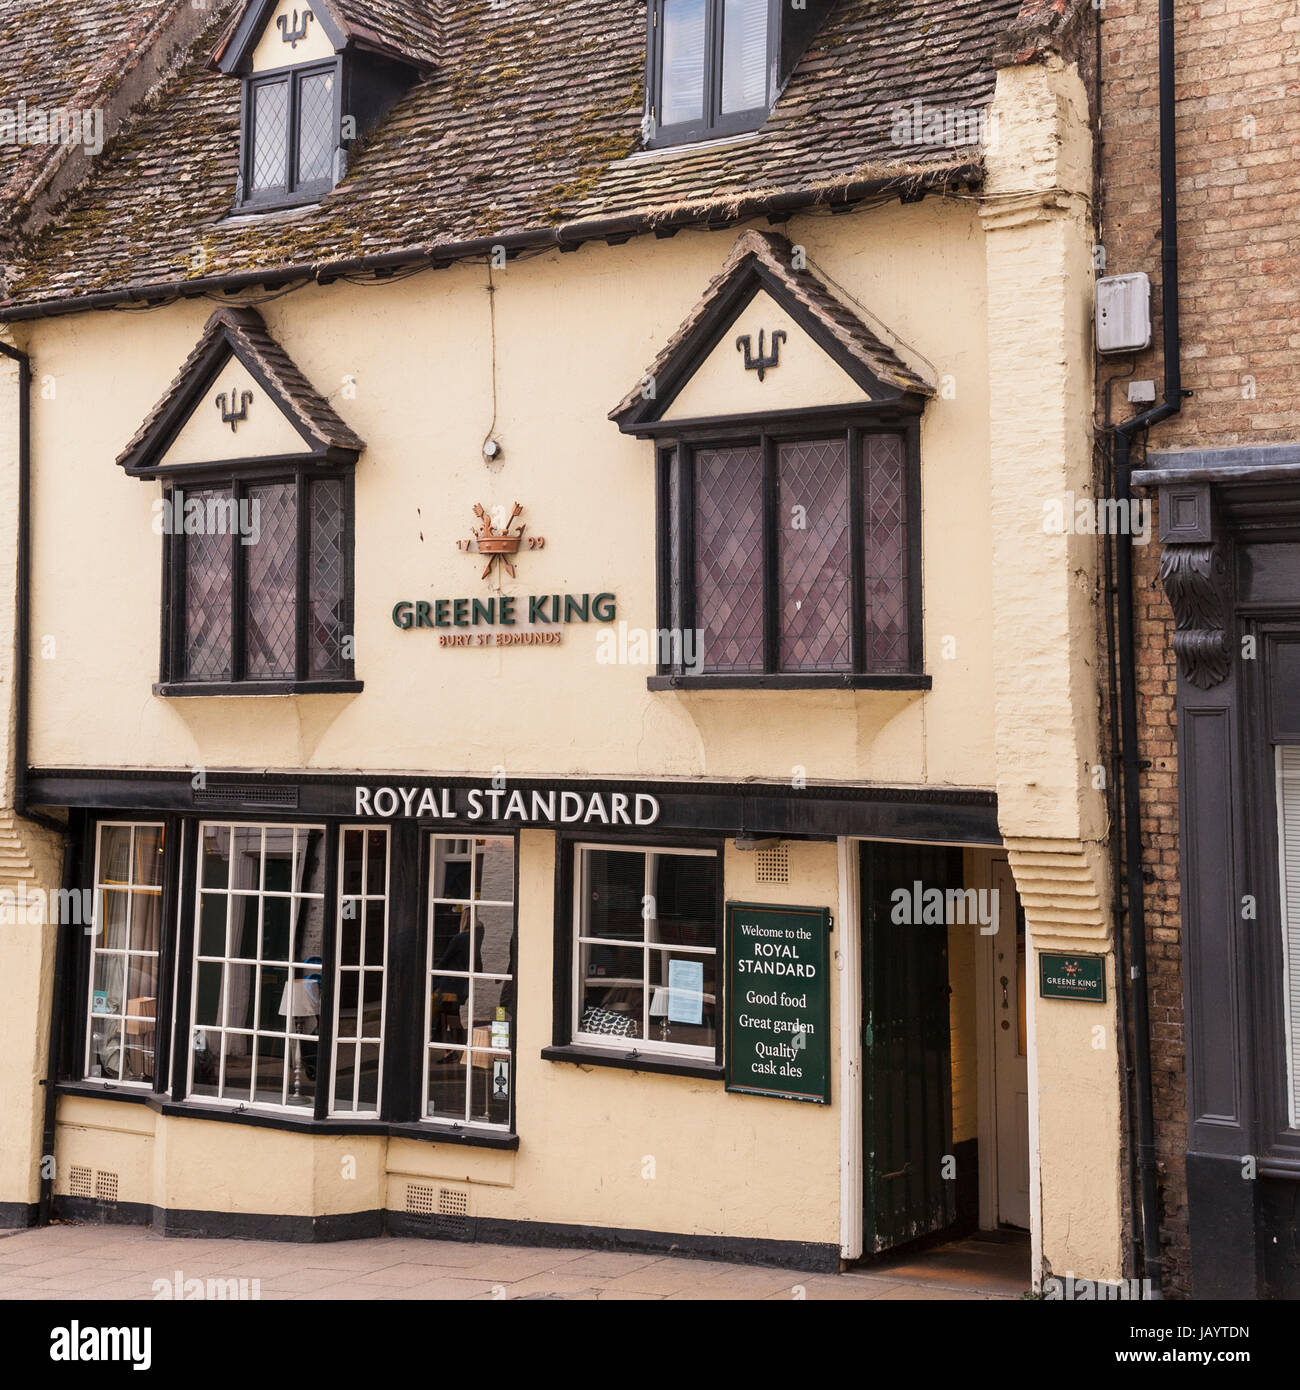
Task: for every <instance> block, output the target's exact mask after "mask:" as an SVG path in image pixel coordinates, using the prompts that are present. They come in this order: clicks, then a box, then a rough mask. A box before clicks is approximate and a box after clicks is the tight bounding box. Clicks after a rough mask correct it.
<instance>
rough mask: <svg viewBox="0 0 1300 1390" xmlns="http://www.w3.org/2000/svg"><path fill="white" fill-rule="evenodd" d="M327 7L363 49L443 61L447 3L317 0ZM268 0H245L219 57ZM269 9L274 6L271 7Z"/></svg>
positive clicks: (421, 60)
mask: <svg viewBox="0 0 1300 1390" xmlns="http://www.w3.org/2000/svg"><path fill="white" fill-rule="evenodd" d="M315 3H316V5H317V7H320V6H324V8H325V9H327V10H328V11H329V14H330V18H331V19H332V20H333V21H334V24H335V26H336V27H337V28H338V29H339V31H340V32H341V33H342V34H343V36H344V37H345V38H347V39H349V40H351V41H353V42H355V43H357V44H359V45H361V46H362V47H363V48H371V49H374V50H376V51H378V52H381V53H389V54H394V55H397V56H399V57H404V58H411V59H414V60H415V62H416V63H418V64H420V65H421V66H424V67H432V66H433V65H434V64H435V63H436V62H437V61H438V57H439V51H440V46H441V32H442V23H443V11H444V10H445V9H446V5H447V0H406V3H402V0H315ZM262 4H268V0H242V3H240V4H238V5H237V6H236V7H235V10H234V13H233V14H232V15H231V17H230V22H229V26H228V28H227V31H226V33H225V34H223V35H222V38H221V41H220V43H219V44H218V45H217V50H216V51H217V55H218V56H220V55H221V54H223V53H224V52H225V49H226V46H227V44H228V43H229V41H230V39H231V38H233V37H234V33H235V30H236V28H237V27H238V26H239V24H240V23H241V21H242V20H243V18H244V16H245V14H246V13H247V12H248V11H249V10H250V9H254V8H256V7H257V6H259V5H262ZM268 8H273V6H271V5H269V4H268Z"/></svg>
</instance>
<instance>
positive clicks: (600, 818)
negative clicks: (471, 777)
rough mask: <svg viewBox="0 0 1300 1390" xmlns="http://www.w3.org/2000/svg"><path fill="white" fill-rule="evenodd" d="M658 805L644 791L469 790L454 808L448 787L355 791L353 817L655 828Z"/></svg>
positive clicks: (453, 793)
mask: <svg viewBox="0 0 1300 1390" xmlns="http://www.w3.org/2000/svg"><path fill="white" fill-rule="evenodd" d="M659 810H660V808H659V801H658V798H657V797H653V796H650V795H649V794H648V793H646V792H632V793H629V792H608V793H606V792H574V791H567V792H553V791H550V792H538V791H534V792H523V791H508V790H506V789H505V788H501V789H495V788H493V789H491V790H489V789H486V788H482V787H469V788H468V789H466V791H465V793H464V804H463V806H461V807H459V808H458V807H457V805H456V793H455V791H454V789H453V788H451V787H439V788H436V789H435V788H433V787H358V788H357V789H356V815H358V816H373V817H378V818H379V819H380V820H391V819H392V818H393V817H395V816H399V815H400V816H404V817H412V816H413V817H416V818H417V819H423V818H426V817H433V818H436V819H439V820H467V821H478V820H486V821H492V822H499V821H518V822H519V823H520V824H522V825H551V824H555V823H557V822H558V823H559V824H562V825H574V824H579V823H581V824H584V825H591V824H597V825H628V826H633V825H654V823H655V822H656V821H657V820H658V819H659Z"/></svg>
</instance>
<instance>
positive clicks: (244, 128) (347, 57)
mask: <svg viewBox="0 0 1300 1390" xmlns="http://www.w3.org/2000/svg"><path fill="white" fill-rule="evenodd" d="M437 41H438V35H437V30H436V24H435V21H434V19H433V18H432V17H430V16H427V15H424V14H421V13H417V12H415V11H408V10H407V8H406V7H394V6H392V5H391V4H389V3H387V0H346V3H340V0H311V2H310V3H309V4H305V5H304V4H303V3H302V0H298V3H296V4H295V3H292V0H254V2H253V3H252V4H250V5H248V6H247V7H246V8H245V9H244V10H243V11H242V14H241V16H240V18H239V19H238V21H237V22H235V24H234V26H233V28H232V29H231V31H230V32H229V33H228V34H227V36H226V38H225V39H224V40H223V42H222V44H221V45H220V47H219V49H218V51H217V53H216V54H215V55H214V60H215V63H216V66H217V67H218V68H219V69H220V71H221V72H223V73H226V74H228V75H229V76H231V77H233V78H238V79H239V80H240V81H241V82H242V85H243V103H242V115H241V120H240V151H239V183H238V186H237V190H236V193H235V208H236V211H239V212H254V211H256V212H265V211H269V210H271V209H274V208H284V207H297V206H300V205H302V204H303V203H313V202H316V201H317V200H318V199H320V198H322V197H324V195H325V194H327V193H328V192H329V191H330V189H332V188H333V187H334V185H335V184H336V183H338V182H339V180H340V179H342V178H343V176H344V175H345V174H346V172H347V156H348V148H349V146H350V145H351V143H352V141H354V140H355V139H357V138H358V137H359V136H362V135H365V134H366V133H367V132H368V131H369V130H371V129H372V128H373V127H374V126H376V125H378V124H379V122H380V121H382V120H383V118H384V117H385V116H386V115H387V114H388V112H389V111H390V110H391V109H392V108H393V106H395V105H396V104H397V102H398V101H399V100H400V99H401V97H402V95H403V93H404V92H405V91H406V89H407V88H408V87H409V86H410V85H411V84H412V83H413V82H416V81H418V80H419V79H420V78H421V77H422V76H424V75H425V74H427V73H428V72H429V71H431V69H432V68H433V65H434V61H435V51H436V48H437Z"/></svg>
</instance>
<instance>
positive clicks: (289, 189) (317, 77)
mask: <svg viewBox="0 0 1300 1390" xmlns="http://www.w3.org/2000/svg"><path fill="white" fill-rule="evenodd" d="M338 80H339V79H338V70H337V67H336V65H335V64H333V63H331V64H328V65H327V66H324V67H321V66H320V65H317V66H315V67H312V68H304V69H289V70H288V71H283V70H282V71H281V72H279V73H278V74H277V75H275V76H274V77H254V78H250V79H248V82H247V88H246V96H245V114H244V157H243V193H242V202H243V203H245V204H248V203H253V204H263V205H271V206H275V205H278V204H280V203H284V202H305V201H308V200H309V199H310V198H312V197H319V196H320V195H321V194H322V193H324V192H326V191H327V190H328V189H329V188H330V187H331V186H332V184H333V179H334V154H335V150H336V149H337V148H338V145H339V139H338V136H339V123H338V115H337V105H336V100H335V98H336V95H337V88H338Z"/></svg>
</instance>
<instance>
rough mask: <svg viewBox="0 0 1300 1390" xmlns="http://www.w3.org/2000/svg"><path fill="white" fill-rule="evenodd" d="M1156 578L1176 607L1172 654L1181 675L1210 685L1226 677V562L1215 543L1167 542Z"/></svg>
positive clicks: (1203, 685)
mask: <svg viewBox="0 0 1300 1390" xmlns="http://www.w3.org/2000/svg"><path fill="white" fill-rule="evenodd" d="M1160 582H1161V583H1162V584H1163V585H1164V589H1165V593H1166V594H1167V595H1168V598H1169V604H1170V607H1172V608H1173V610H1174V628H1175V630H1174V654H1175V655H1176V656H1177V658H1178V669H1179V671H1180V672H1181V673H1182V677H1183V679H1184V680H1185V681H1188V682H1189V683H1190V684H1192V685H1194V686H1196V688H1197V689H1198V690H1209V689H1211V688H1212V687H1213V686H1216V685H1218V684H1219V683H1220V682H1221V681H1223V680H1225V679H1226V678H1227V675H1228V672H1229V670H1230V669H1231V664H1232V658H1231V655H1230V652H1229V647H1228V642H1229V634H1228V631H1227V627H1228V615H1229V613H1230V612H1231V611H1232V608H1231V603H1230V600H1229V597H1228V567H1227V563H1226V561H1225V560H1224V555H1223V548H1222V547H1221V546H1218V545H1214V544H1212V543H1211V544H1200V545H1166V546H1165V549H1164V553H1163V554H1162V555H1161V557H1160Z"/></svg>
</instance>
